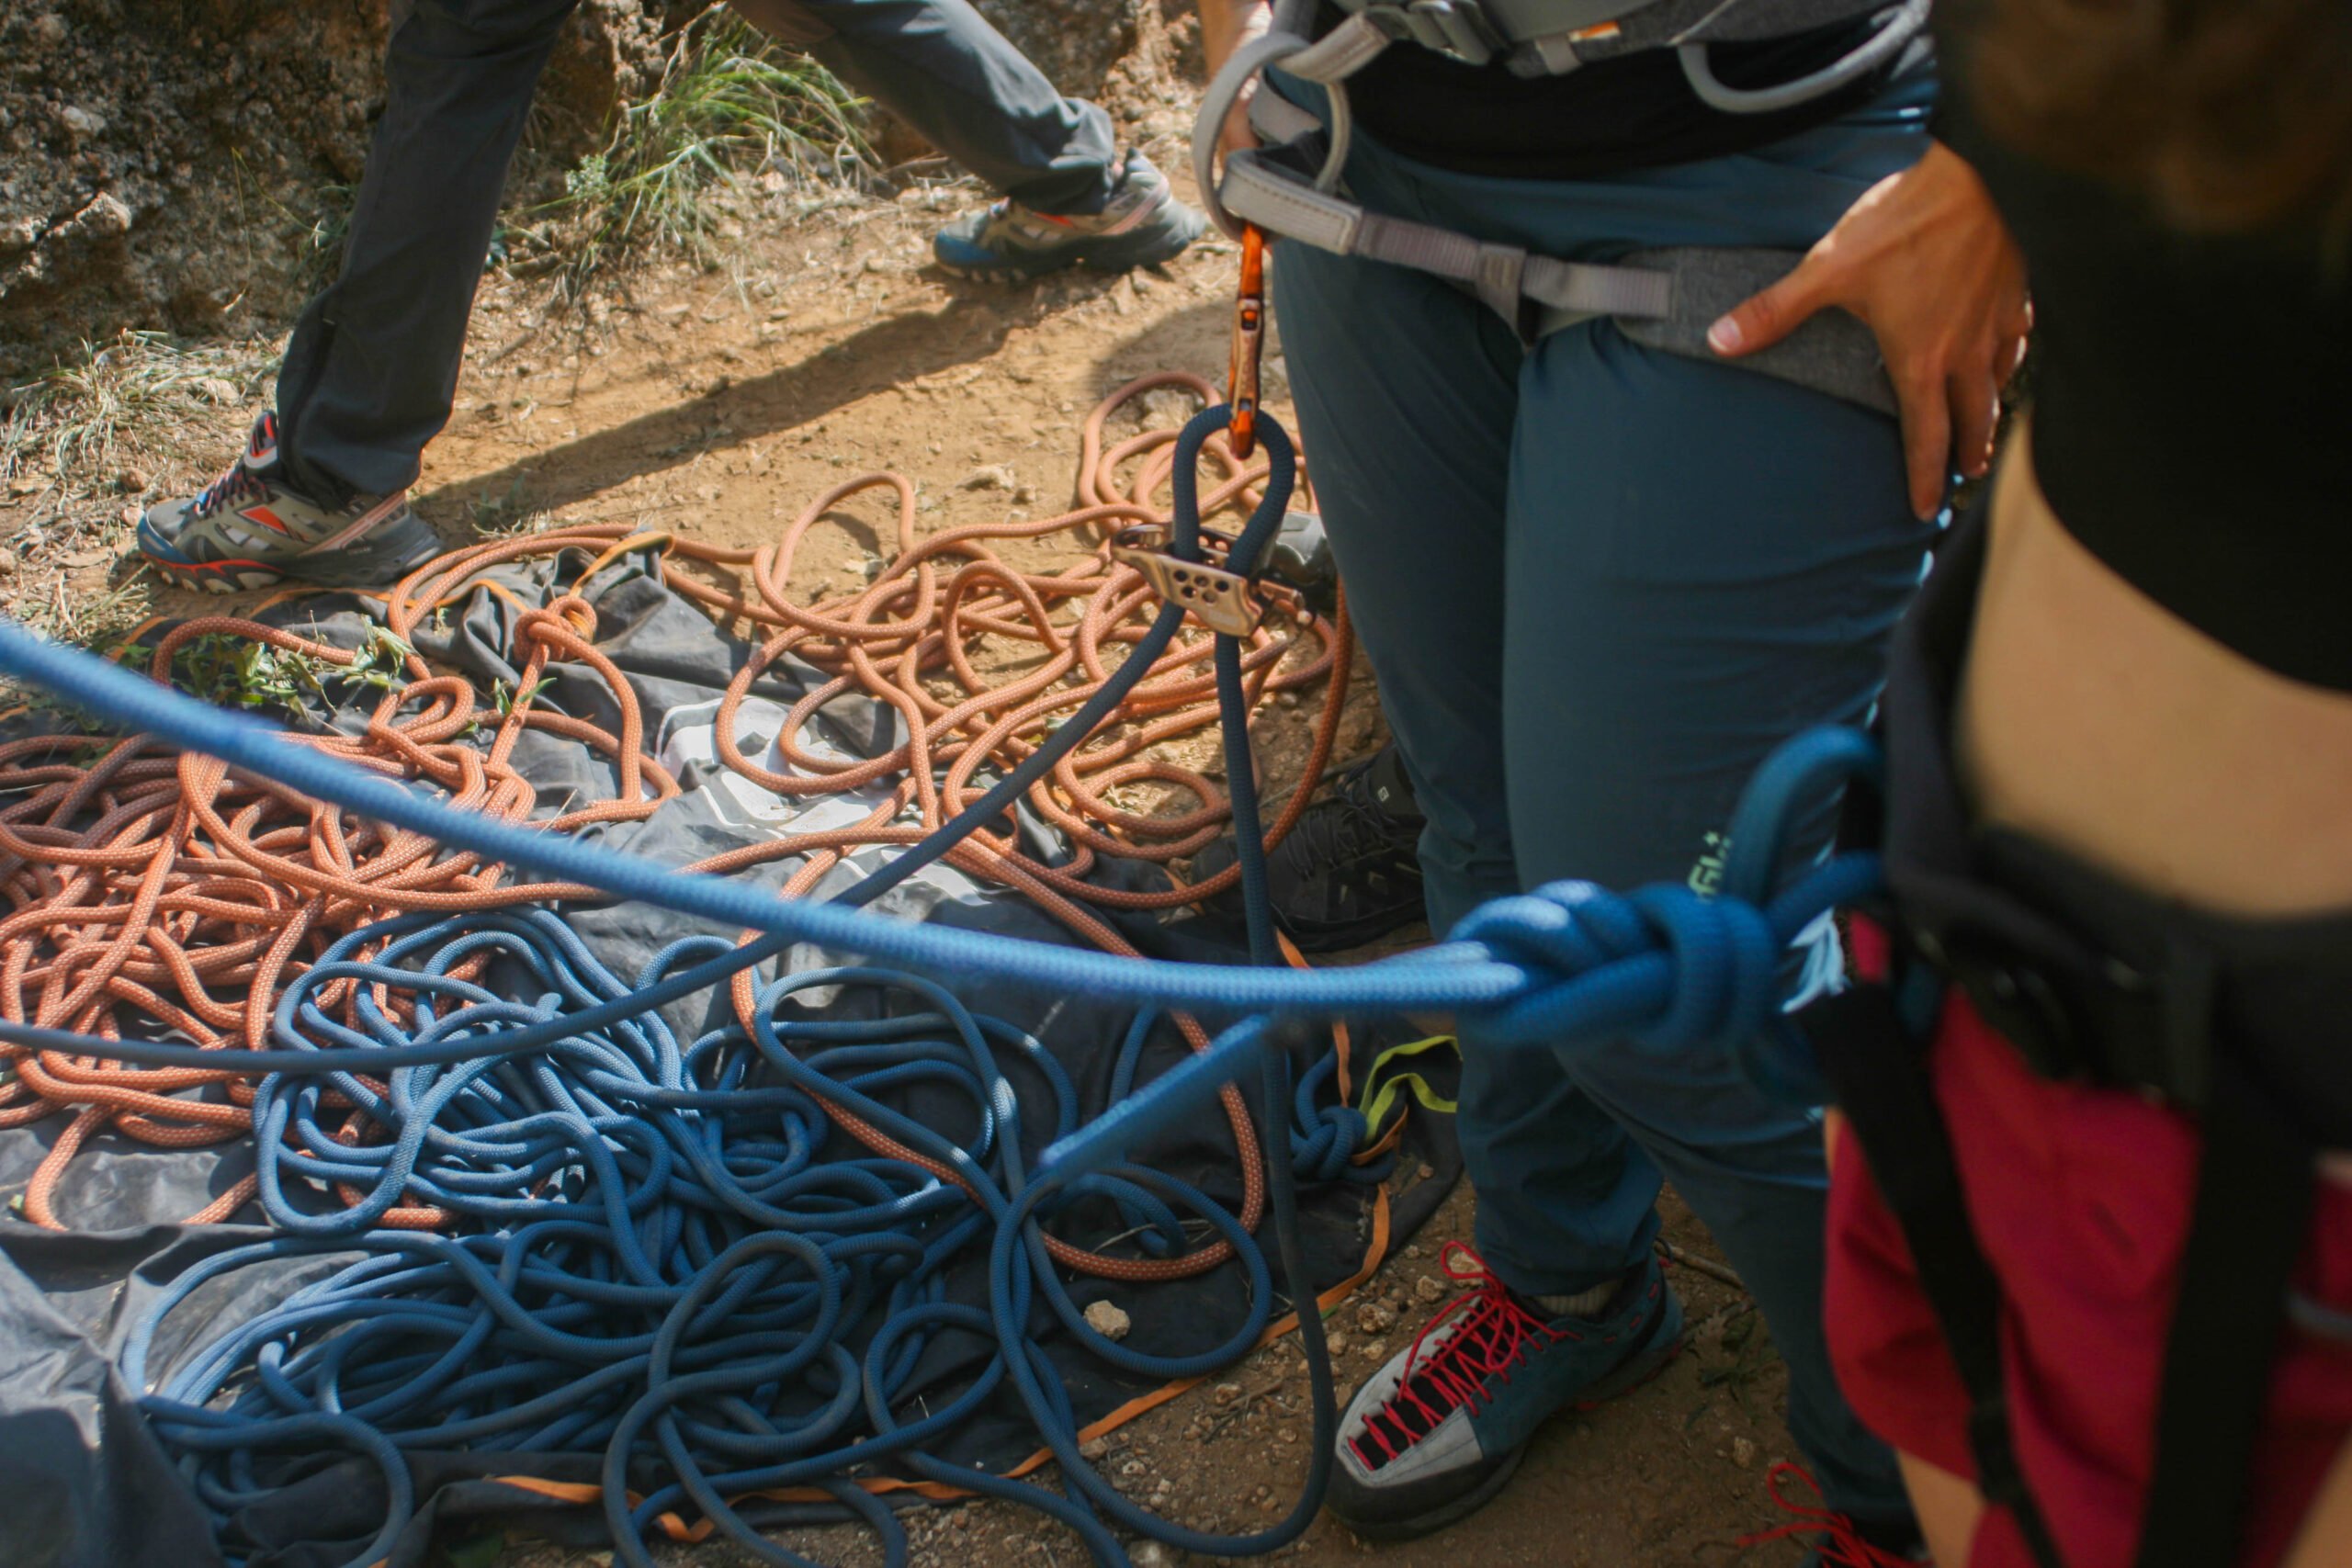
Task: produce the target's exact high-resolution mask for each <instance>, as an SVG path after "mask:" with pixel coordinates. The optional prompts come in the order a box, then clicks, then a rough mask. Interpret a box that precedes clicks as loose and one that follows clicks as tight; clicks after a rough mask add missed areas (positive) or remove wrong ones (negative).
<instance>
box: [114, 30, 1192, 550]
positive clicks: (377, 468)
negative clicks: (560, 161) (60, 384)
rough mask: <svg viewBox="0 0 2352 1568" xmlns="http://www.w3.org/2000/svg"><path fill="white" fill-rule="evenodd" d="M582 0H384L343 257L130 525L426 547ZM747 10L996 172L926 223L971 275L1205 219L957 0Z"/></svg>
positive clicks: (169, 543)
mask: <svg viewBox="0 0 2352 1568" xmlns="http://www.w3.org/2000/svg"><path fill="white" fill-rule="evenodd" d="M576 3H577V0H394V4H393V6H392V26H391V37H390V45H389V48H388V49H387V51H386V56H385V64H384V76H385V103H384V113H383V118H381V119H380V120H379V121H378V123H377V127H376V135H375V141H374V143H373V145H372V146H371V147H370V149H369V152H368V167H367V172H366V174H365V175H363V176H362V178H361V180H360V183H359V192H358V197H357V199H356V202H355V204H354V206H353V209H352V214H351V229H350V235H349V238H348V239H347V240H346V241H345V245H344V256H343V270H342V273H341V275H340V276H338V277H337V278H336V279H335V281H334V283H333V284H332V285H330V286H329V287H328V288H326V289H325V290H324V291H323V292H322V293H321V294H320V295H319V296H318V298H316V299H312V300H311V303H310V305H309V307H308V308H307V309H306V310H303V312H302V314H301V317H300V320H298V321H296V322H295V326H294V333H293V336H292V338H291V339H290V340H289V341H288V344H287V349H286V359H285V363H284V365H283V367H281V368H280V370H279V372H278V378H277V407H276V409H275V410H273V411H272V412H267V413H265V414H263V415H262V416H261V417H260V418H259V419H257V420H256V421H254V426H253V430H252V433H251V435H250V436H249V438H248V439H247V442H246V446H245V450H244V453H243V456H241V457H239V458H238V460H237V461H236V463H235V464H234V465H233V466H232V467H231V468H230V469H229V470H228V471H227V472H226V473H224V474H223V475H222V476H221V477H220V479H217V480H215V481H214V482H213V483H212V484H210V485H209V486H207V487H206V488H205V489H204V490H202V491H198V493H197V494H195V495H193V496H189V497H186V498H183V499H179V500H175V501H170V502H164V503H163V504H161V505H159V506H156V507H154V508H153V509H151V510H150V511H149V512H148V513H147V514H146V516H145V517H144V518H143V519H141V522H140V525H139V548H140V552H141V554H142V555H143V556H144V557H145V558H146V559H147V560H148V562H149V564H151V565H152V566H153V567H154V568H155V570H158V571H159V572H161V573H162V574H163V575H164V577H165V578H166V579H168V580H169V581H173V582H175V583H177V584H179V585H181V586H183V587H193V588H201V589H206V590H209V591H211V592H221V593H227V592H235V591H236V590H238V589H243V588H261V587H266V586H267V585H269V584H271V583H274V582H277V581H279V580H280V579H282V578H287V577H293V578H299V579H300V580H302V581H308V582H316V583H326V584H335V585H356V584H369V583H385V582H390V581H393V580H394V579H396V578H397V577H399V576H400V575H401V572H403V571H405V570H408V569H409V568H410V567H412V566H414V565H416V564H417V563H418V562H420V561H423V560H426V559H429V558H431V557H432V556H433V555H435V553H436V552H438V551H439V550H440V548H441V544H440V541H439V540H438V539H437V538H436V537H435V536H434V533H433V531H432V529H430V528H429V527H427V526H426V525H425V524H424V520H423V519H422V518H420V517H418V516H417V515H416V513H414V512H413V511H412V510H411V509H410V507H409V504H408V500H407V490H408V487H409V486H410V485H411V484H412V483H413V482H414V481H415V479H416V475H417V471H418V459H419V457H420V456H421V454H422V453H423V452H424V447H425V445H426V444H427V443H428V442H430V441H431V440H432V439H433V437H434V436H435V435H436V434H439V433H440V431H441V428H442V426H443V425H444V424H446V423H448V418H449V410H450V407H451V404H452V400H454V398H455V397H456V394H457V385H458V367H459V365H460V363H461V362H462V360H463V358H464V355H465V340H466V321H467V318H468V317H469V315H470V314H471V313H472V310H473V297H474V287H475V285H476V283H477V282H478V281H479V280H480V278H481V269H482V264H483V258H484V257H485V256H486V255H487V254H488V253H489V249H490V239H491V234H492V229H493V227H494V226H495V224H496V222H497V218H498V201H499V196H500V193H501V192H502V191H503V188H504V186H505V183H506V171H507V165H508V164H509V163H510V162H511V160H512V159H513V157H514V152H515V143H516V142H517V141H519V140H520V138H521V136H522V132H523V123H524V120H525V118H526V116H527V114H528V112H529V109H530V105H531V95H532V92H533V90H534V89H535V88H536V86H537V83H538V79H539V73H540V71H541V69H542V68H543V67H544V66H545V65H546V64H547V62H548V54H549V53H550V52H551V51H552V50H553V48H554V45H555V39H556V34H557V31H558V29H559V28H560V27H561V26H562V25H563V21H564V19H565V17H568V16H570V15H571V9H572V6H574V5H575V4H576ZM734 8H735V9H737V10H739V11H741V13H742V14H743V16H744V17H746V19H748V20H750V21H752V22H753V23H755V24H757V25H758V26H760V27H762V28H766V29H767V30H769V31H770V32H773V33H775V35H776V36H777V37H779V38H780V39H783V40H784V41H785V42H786V43H788V44H790V45H793V46H794V47H796V48H800V49H805V50H806V51H808V52H809V54H811V55H813V56H814V57H815V58H816V59H817V60H818V61H820V62H822V63H823V64H824V65H825V66H826V67H828V68H829V69H831V71H833V72H834V73H836V74H837V75H839V76H840V77H841V78H842V80H843V81H845V82H847V83H848V84H850V85H852V86H854V87H855V88H857V89H858V90H859V91H861V92H864V93H866V94H868V95H869V96H872V97H874V98H875V99H876V101H878V102H879V103H881V104H882V105H883V106H884V107H887V108H888V109H890V110H891V111H892V112H893V113H895V114H898V115H899V116H900V117H901V118H904V119H905V120H906V121H907V122H908V123H909V124H910V125H911V126H912V127H913V128H914V129H915V130H917V131H918V132H920V133H921V134H922V136H923V137H924V138H925V139H926V140H928V141H931V142H932V143H933V145H934V146H936V147H938V148H939V149H940V150H941V151H942V152H945V153H946V154H947V155H948V156H950V157H951V158H954V159H955V160H956V162H958V163H959V164H963V166H964V167H965V168H967V169H968V170H970V171H971V172H972V173H973V174H975V175H978V176H979V177H980V178H981V179H983V180H985V181H987V182H988V183H989V184H990V185H992V186H996V187H997V188H998V189H999V190H1001V192H1003V199H1002V200H1001V201H999V202H998V203H997V204H996V205H995V206H994V207H992V208H990V209H988V210H987V211H985V212H982V213H978V214H976V215H974V216H972V217H968V218H966V219H962V220H957V221H956V222H955V223H952V224H950V225H949V226H948V227H947V228H946V229H945V230H944V231H942V232H941V233H940V234H939V236H938V237H937V239H936V241H935V242H934V244H933V250H934V253H935V254H937V256H938V258H939V260H940V262H941V264H942V265H944V266H946V267H948V268H950V269H951V270H953V271H956V272H958V273H961V274H964V275H966V276H986V277H1003V278H1011V277H1027V276H1036V275H1038V274H1040V273H1044V272H1048V271H1051V270H1053V269H1055V268H1057V267H1065V266H1089V267H1093V268H1096V269H1099V270H1104V271H1124V270H1126V269H1128V268H1131V267H1136V266H1148V265H1153V264H1156V263H1159V262H1163V261H1166V260H1169V259H1170V257H1173V256H1175V255H1177V254H1179V253H1181V252H1182V250H1183V249H1184V247H1185V246H1187V245H1189V244H1191V243H1192V242H1193V240H1194V239H1196V238H1197V237H1198V236H1199V235H1200V232H1201V230H1202V227H1203V224H1202V220H1201V217H1200V215H1199V214H1198V213H1197V212H1194V211H1193V209H1191V208H1189V207H1186V206H1185V205H1184V204H1183V203H1182V202H1181V201H1178V200H1177V199H1176V198H1175V197H1174V196H1173V195H1172V194H1171V193H1170V190H1169V188H1168V182H1167V180H1166V179H1165V178H1164V177H1163V176H1162V175H1160V173H1159V170H1158V169H1156V168H1154V167H1153V166H1152V164H1151V163H1150V161H1149V160H1148V159H1147V158H1145V157H1144V156H1143V154H1142V153H1140V152H1128V153H1126V154H1125V156H1124V157H1122V156H1120V155H1119V153H1118V151H1117V147H1116V143H1115V141H1114V139H1113V134H1112V130H1111V122H1110V118H1109V117H1108V116H1107V115H1105V114H1104V113H1103V110H1102V109H1101V108H1100V107H1097V106H1096V105H1093V104H1090V103H1084V102H1080V101H1079V100H1077V99H1072V98H1066V97H1064V96H1062V95H1061V94H1060V93H1059V92H1057V91H1056V90H1055V88H1054V86H1053V85H1052V84H1051V83H1049V82H1047V81H1046V78H1045V77H1044V76H1043V75H1042V74H1041V73H1039V72H1038V70H1037V68H1036V67H1035V66H1034V65H1032V64H1031V63H1030V62H1029V61H1028V60H1027V59H1026V58H1025V57H1023V55H1022V53H1021V52H1020V51H1018V50H1016V49H1014V48H1013V47H1012V43H1011V42H1009V41H1008V40H1007V39H1005V37H1004V36H1003V35H1002V34H1001V33H1000V32H998V31H997V30H996V29H995V28H992V27H990V26H989V24H988V22H987V20H986V19H985V18H983V17H981V16H980V14H979V13H978V11H976V10H974V9H973V8H972V7H971V6H970V5H969V4H968V3H967V0H741V3H740V4H738V5H737V6H735V7H734Z"/></svg>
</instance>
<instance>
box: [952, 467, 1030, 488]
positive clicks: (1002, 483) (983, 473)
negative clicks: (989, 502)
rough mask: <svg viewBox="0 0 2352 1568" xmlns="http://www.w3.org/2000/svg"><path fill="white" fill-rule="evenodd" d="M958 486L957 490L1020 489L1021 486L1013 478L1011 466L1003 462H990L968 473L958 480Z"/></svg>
mask: <svg viewBox="0 0 2352 1568" xmlns="http://www.w3.org/2000/svg"><path fill="white" fill-rule="evenodd" d="M1019 488H1020V486H1019V484H1018V482H1017V481H1016V480H1015V479H1013V477H1012V469H1011V468H1006V467H1005V466H1004V465H1003V464H1002V463H990V464H989V465H987V466H986V467H984V468H974V469H973V470H972V471H971V472H970V473H968V474H966V475H965V476H964V477H963V478H962V479H959V480H957V481H956V489H957V490H1018V489H1019Z"/></svg>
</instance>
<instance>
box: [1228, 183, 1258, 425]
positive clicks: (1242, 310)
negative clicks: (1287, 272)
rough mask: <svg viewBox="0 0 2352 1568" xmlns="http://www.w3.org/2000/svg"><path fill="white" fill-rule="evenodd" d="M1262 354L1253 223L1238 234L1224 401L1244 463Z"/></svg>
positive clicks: (1254, 416)
mask: <svg viewBox="0 0 2352 1568" xmlns="http://www.w3.org/2000/svg"><path fill="white" fill-rule="evenodd" d="M1265 352H1266V236H1265V235H1264V234H1263V233H1262V232H1261V231H1259V228H1258V226H1257V225H1256V224H1254V223H1252V224H1249V225H1247V226H1245V227H1244V228H1243V229H1242V231H1241V288H1240V289H1239V291H1238V293H1236V295H1235V296H1234V300H1233V367H1232V369H1231V370H1230V372H1228V374H1227V378H1226V390H1225V400H1226V401H1227V403H1228V404H1230V405H1231V406H1232V409H1233V423H1232V424H1231V425H1230V426H1228V427H1227V439H1228V440H1229V441H1230V442H1231V444H1232V446H1233V455H1234V456H1235V457H1239V458H1241V459H1242V460H1243V461H1245V462H1246V461H1248V460H1249V458H1250V455H1251V454H1253V453H1254V452H1256V451H1257V450H1258V361H1259V359H1260V358H1261V356H1262V355H1264V354H1265Z"/></svg>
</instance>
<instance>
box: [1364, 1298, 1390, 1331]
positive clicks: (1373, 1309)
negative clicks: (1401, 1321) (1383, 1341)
mask: <svg viewBox="0 0 2352 1568" xmlns="http://www.w3.org/2000/svg"><path fill="white" fill-rule="evenodd" d="M1396 1326H1397V1314H1395V1313H1393V1312H1390V1311H1389V1310H1388V1309H1387V1308H1386V1307H1385V1306H1384V1305H1382V1304H1381V1303H1378V1302H1366V1303H1363V1305H1362V1306H1360V1307H1358V1308H1356V1332H1357V1333H1359V1334H1385V1333H1387V1332H1388V1331H1389V1330H1390V1329H1392V1328H1394V1327H1396Z"/></svg>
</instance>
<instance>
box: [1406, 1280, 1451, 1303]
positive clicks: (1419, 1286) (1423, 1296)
mask: <svg viewBox="0 0 2352 1568" xmlns="http://www.w3.org/2000/svg"><path fill="white" fill-rule="evenodd" d="M1413 1294H1414V1296H1415V1297H1416V1298H1417V1299H1419V1300H1421V1301H1425V1302H1442V1301H1443V1300H1444V1299H1445V1287H1444V1286H1443V1285H1441V1284H1439V1283H1438V1282H1437V1281H1436V1280H1433V1279H1431V1278H1430V1276H1429V1275H1427V1274H1424V1275H1422V1276H1421V1277H1420V1278H1419V1279H1418V1280H1414V1281H1413Z"/></svg>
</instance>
